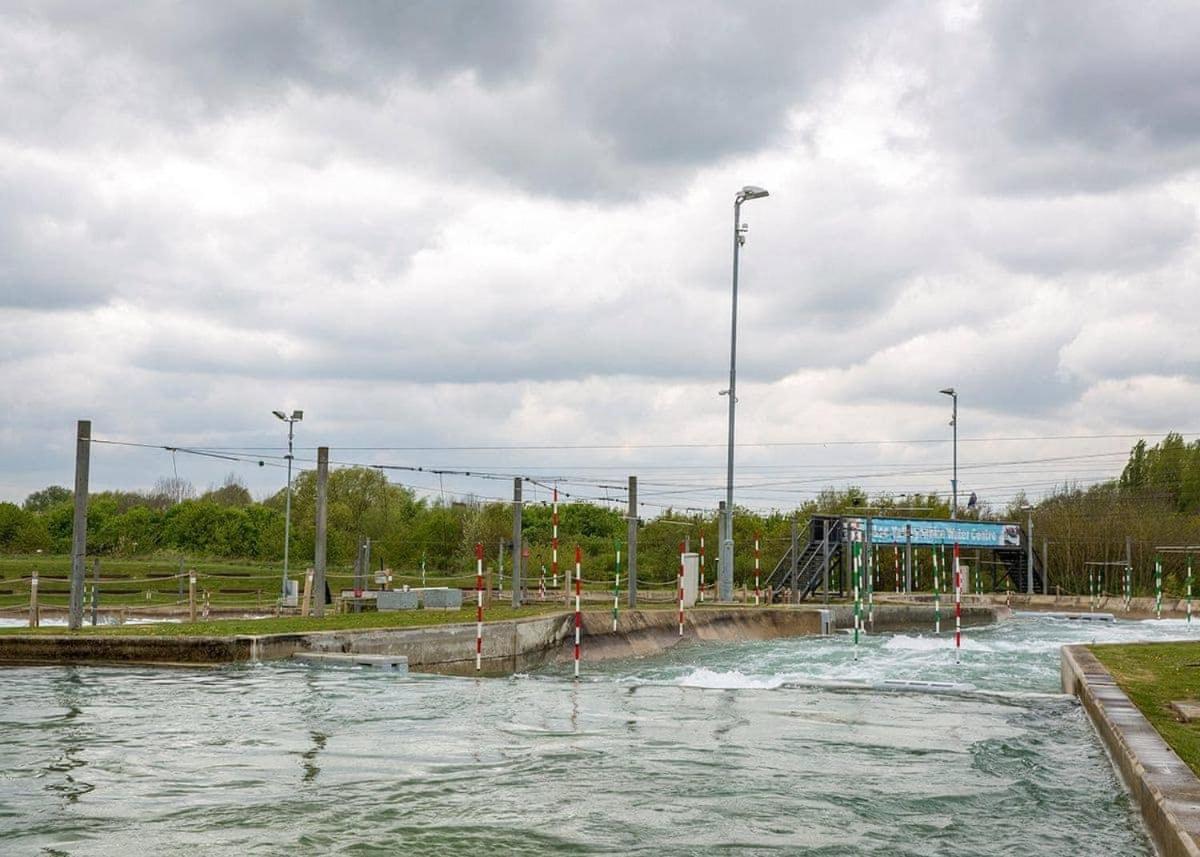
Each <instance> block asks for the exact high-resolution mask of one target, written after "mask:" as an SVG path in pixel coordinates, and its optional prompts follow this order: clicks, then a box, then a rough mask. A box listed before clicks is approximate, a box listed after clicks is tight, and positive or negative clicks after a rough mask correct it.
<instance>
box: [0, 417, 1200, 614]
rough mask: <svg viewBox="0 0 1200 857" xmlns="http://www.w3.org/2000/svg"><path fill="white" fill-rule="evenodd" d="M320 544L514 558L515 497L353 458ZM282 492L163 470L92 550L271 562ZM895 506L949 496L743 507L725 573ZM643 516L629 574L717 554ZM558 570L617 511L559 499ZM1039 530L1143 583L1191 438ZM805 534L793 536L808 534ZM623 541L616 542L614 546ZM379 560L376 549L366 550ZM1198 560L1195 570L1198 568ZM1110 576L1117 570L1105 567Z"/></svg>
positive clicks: (1055, 512)
mask: <svg viewBox="0 0 1200 857" xmlns="http://www.w3.org/2000/svg"><path fill="white" fill-rule="evenodd" d="M328 497H329V500H328V524H329V530H328V532H329V535H328V542H327V544H328V557H329V562H330V563H331V564H333V565H340V566H345V565H348V564H351V563H352V562H353V561H354V558H355V555H356V552H357V545H358V539H359V538H360V537H368V538H370V539H371V541H372V557H373V559H374V560H375V562H381V563H383V564H385V565H387V566H388V567H391V568H394V569H397V570H399V571H413V570H416V569H418V568H420V566H421V563H422V562H424V563H425V565H426V567H427V569H428V570H429V571H430V572H431V573H434V572H438V571H441V572H445V573H456V574H457V573H462V572H467V571H471V570H473V569H474V545H475V543H476V542H482V543H483V544H484V546H485V550H486V555H487V558H488V564H489V565H492V566H495V565H497V564H498V562H499V561H500V552H501V543H502V542H503V543H504V544H505V547H504V550H505V552H506V553H507V554H508V555H509V556H508V558H506V559H505V567H506V568H509V567H511V546H510V545H508V544H507V543H508V542H509V541H510V540H511V537H512V508H511V504H509V503H503V502H483V501H475V500H472V499H471V498H465V499H464V500H463V501H462V502H453V503H445V502H441V501H429V500H426V499H423V498H418V497H417V496H416V495H415V494H414V492H413V491H411V490H410V489H408V488H405V487H403V486H400V485H395V484H392V483H390V482H388V480H387V478H386V476H385V475H384V474H383V473H382V472H381V471H379V470H375V469H371V468H363V467H351V468H345V469H341V470H336V471H332V472H331V473H330V474H329V484H328ZM284 505H285V492H284V491H280V492H279V493H277V494H275V495H274V496H271V497H269V498H267V499H265V500H262V501H261V502H255V501H254V500H253V499H252V498H251V496H250V493H249V491H247V490H246V488H245V486H244V485H242V484H241V482H240V481H239V480H238V479H237V478H236V477H235V476H232V475H231V476H230V477H229V478H227V479H226V481H225V483H224V484H223V485H221V486H219V487H214V488H213V489H211V490H209V491H207V492H204V493H203V494H197V492H195V491H194V489H193V488H192V486H190V485H189V484H187V483H186V482H181V481H180V480H176V479H163V480H159V482H158V483H157V484H156V485H155V488H154V489H152V490H151V491H148V492H127V491H106V492H100V493H96V494H94V495H92V496H91V497H89V500H88V550H89V553H91V554H94V555H99V556H120V557H146V556H150V557H153V556H166V555H170V556H172V557H173V556H178V555H180V554H183V555H187V556H191V557H197V558H200V557H203V558H214V559H218V558H219V559H239V560H252V561H260V562H278V561H281V560H282V557H283V540H284ZM1025 505H1026V504H1025V499H1024V497H1023V496H1018V497H1017V498H1016V499H1015V500H1014V501H1013V502H1012V503H1011V504H1009V505H1008V506H1007V507H1005V508H1003V509H993V508H989V507H987V506H986V505H985V506H984V507H983V508H982V509H979V510H974V511H972V512H969V513H964V514H965V515H966V516H968V517H979V518H981V519H984V520H1008V521H1017V522H1021V523H1024V521H1025V518H1026V514H1027V513H1026V511H1025V509H1024V506H1025ZM889 510H895V514H897V515H902V516H906V517H933V518H939V517H940V518H944V517H948V516H949V511H950V510H949V507H948V505H947V501H946V499H945V498H943V497H938V496H934V495H895V496H893V495H883V496H869V495H868V494H867V493H866V492H865V491H863V490H862V489H859V488H849V489H846V490H832V489H829V490H826V491H824V492H822V493H821V494H820V495H818V496H817V497H816V498H814V499H812V500H809V501H806V502H805V503H803V504H802V505H800V506H799V507H797V508H795V509H792V510H780V511H775V512H771V513H755V512H751V511H748V510H744V509H739V510H738V512H737V514H736V515H735V532H734V538H735V542H736V543H737V545H738V550H737V558H736V567H735V578H736V579H737V581H738V584H739V585H741V584H742V583H745V582H749V581H750V579H751V575H752V574H753V563H754V558H753V552H752V550H751V548H752V545H753V541H754V537H755V534H759V536H760V538H761V545H762V560H761V566H762V571H763V575H764V577H765V576H766V575H767V574H768V573H769V572H770V571H771V570H772V569H773V568H774V567H775V564H776V562H778V560H779V559H780V557H781V556H782V555H783V554H784V553H785V552H786V551H787V548H788V546H789V543H790V535H791V526H792V522H793V521H794V520H795V521H799V522H800V523H801V524H803V523H804V522H805V521H807V520H808V518H809V517H810V516H811V515H813V514H848V513H849V514H853V513H859V514H862V513H865V512H867V511H870V513H871V514H875V515H886V514H888V512H889ZM72 515H73V505H72V497H71V492H70V491H69V490H68V489H66V488H62V487H59V486H51V487H48V488H45V489H43V490H41V491H37V492H34V493H33V494H30V495H29V497H27V498H26V500H25V502H24V503H23V504H21V505H20V506H18V505H16V504H13V503H0V552H4V553H33V552H36V551H43V552H46V553H69V552H70V544H71V526H72ZM315 517H316V477H315V474H314V473H312V472H306V473H302V474H300V475H299V476H298V477H297V478H296V480H295V482H294V484H293V497H292V526H291V543H290V553H291V557H292V558H293V564H294V565H295V566H296V567H300V566H302V565H303V564H305V563H306V562H311V557H312V555H313V545H314V541H315ZM646 517H647V519H646V520H644V521H643V522H642V524H641V526H640V528H639V534H638V543H639V544H638V548H639V549H638V559H639V573H640V575H641V576H642V577H643V578H644V579H646V580H659V581H669V580H671V579H673V577H674V574H675V570H676V568H677V565H678V550H679V544H680V543H681V542H684V541H685V540H686V541H688V542H690V546H691V548H692V549H693V550H695V549H697V548H698V546H699V543H700V538H701V536H703V537H704V540H705V542H706V545H707V554H708V569H709V571H710V573H711V572H712V571H713V569H714V565H713V557H714V556H715V555H716V553H717V549H716V538H717V525H716V520H715V518H714V517H713V516H711V515H695V514H684V513H680V512H677V511H672V510H669V509H668V510H665V511H663V512H662V513H661V514H657V515H654V516H653V517H649V516H646ZM559 519H560V523H559V538H560V545H561V547H560V551H559V559H560V568H561V569H562V570H567V569H569V567H571V566H572V565H573V554H574V545H575V544H579V545H580V546H581V548H582V549H583V552H584V556H585V560H584V562H585V569H584V577H585V578H593V579H595V578H605V577H607V576H609V575H611V573H612V570H613V566H614V564H615V559H616V550H617V549H618V548H619V547H620V548H622V549H623V545H624V542H625V539H626V527H627V522H626V519H625V514H624V509H621V508H617V507H615V506H613V507H606V506H602V505H596V504H590V503H577V502H570V501H565V502H563V503H562V504H561V505H560V508H559ZM1033 519H1034V544H1035V547H1036V548H1037V550H1038V551H1039V553H1040V552H1042V550H1043V544H1045V547H1046V548H1047V554H1048V556H1047V557H1046V558H1047V559H1048V561H1049V567H1050V575H1051V583H1052V585H1058V586H1061V587H1062V588H1063V591H1065V592H1072V591H1073V592H1086V580H1087V567H1086V566H1085V565H1084V563H1087V562H1093V561H1106V562H1117V561H1122V560H1123V559H1124V556H1125V550H1126V538H1127V537H1128V538H1129V539H1130V540H1131V541H1132V554H1133V556H1132V559H1133V564H1134V567H1135V570H1136V572H1137V575H1138V584H1139V589H1141V590H1142V591H1145V589H1146V587H1147V586H1149V585H1150V577H1149V574H1150V569H1151V567H1152V565H1153V561H1154V556H1155V548H1156V547H1158V546H1164V545H1183V544H1197V543H1200V442H1193V443H1191V444H1188V443H1185V442H1184V440H1183V438H1182V437H1181V436H1180V435H1178V434H1174V433H1172V434H1169V435H1168V436H1167V437H1166V438H1164V439H1163V440H1162V441H1161V442H1159V443H1157V444H1154V445H1153V446H1148V445H1147V444H1146V443H1145V441H1139V442H1138V443H1137V444H1136V445H1134V447H1133V448H1132V450H1131V452H1130V456H1129V460H1128V462H1127V464H1126V465H1125V467H1124V469H1123V471H1122V472H1121V474H1120V475H1119V476H1118V477H1116V478H1114V479H1112V480H1110V481H1107V482H1104V483H1101V484H1097V485H1091V486H1087V487H1083V486H1077V485H1072V484H1069V483H1068V484H1064V485H1062V486H1060V487H1059V488H1058V489H1056V490H1054V491H1052V492H1051V493H1050V494H1049V495H1047V496H1046V497H1044V498H1043V499H1041V500H1040V501H1038V502H1037V503H1036V504H1034V509H1033ZM523 522H524V527H523V538H524V540H525V542H526V544H527V546H528V550H529V558H528V560H527V562H526V567H527V569H528V574H529V575H530V576H531V579H532V578H534V577H536V576H537V575H539V574H540V571H541V566H543V565H545V566H546V567H547V568H549V566H550V543H551V510H550V507H549V505H548V504H530V505H527V506H526V507H525V508H524V511H523ZM806 535H807V534H806V533H805V532H802V533H801V538H802V539H803V538H805V537H806ZM623 552H624V551H623ZM1164 561H1165V563H1166V566H1167V582H1168V588H1169V589H1170V588H1172V587H1174V588H1176V589H1178V588H1180V587H1181V583H1182V579H1183V575H1184V568H1185V566H1184V562H1185V560H1184V559H1183V558H1182V557H1178V556H1174V555H1170V556H1166V557H1165V560H1164ZM373 564H374V563H373ZM1197 571H1198V572H1200V568H1198V569H1197ZM1109 575H1110V578H1109V580H1110V584H1109V589H1110V590H1112V589H1113V587H1114V585H1116V584H1115V581H1116V580H1117V579H1119V578H1116V575H1117V571H1116V570H1112V571H1110V572H1109Z"/></svg>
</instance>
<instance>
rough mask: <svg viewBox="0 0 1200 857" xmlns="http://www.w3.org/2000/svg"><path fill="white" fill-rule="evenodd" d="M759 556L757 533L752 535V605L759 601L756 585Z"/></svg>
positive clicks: (758, 591)
mask: <svg viewBox="0 0 1200 857" xmlns="http://www.w3.org/2000/svg"><path fill="white" fill-rule="evenodd" d="M760 556H761V554H760V552H759V550H758V533H755V534H754V603H755V604H758V603H759V601H760V600H761V595H762V590H761V589H759V585H758V574H759V558H760Z"/></svg>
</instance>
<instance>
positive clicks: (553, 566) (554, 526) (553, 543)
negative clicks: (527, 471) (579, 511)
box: [550, 485, 567, 589]
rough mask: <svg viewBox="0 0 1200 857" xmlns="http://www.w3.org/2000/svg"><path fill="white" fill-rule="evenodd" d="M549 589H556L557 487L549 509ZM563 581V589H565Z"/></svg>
mask: <svg viewBox="0 0 1200 857" xmlns="http://www.w3.org/2000/svg"><path fill="white" fill-rule="evenodd" d="M550 526H551V536H550V587H551V588H552V589H558V486H557V485H555V486H554V503H553V505H552V506H551V507H550ZM566 588H567V586H566V581H565V580H564V581H563V589H566Z"/></svg>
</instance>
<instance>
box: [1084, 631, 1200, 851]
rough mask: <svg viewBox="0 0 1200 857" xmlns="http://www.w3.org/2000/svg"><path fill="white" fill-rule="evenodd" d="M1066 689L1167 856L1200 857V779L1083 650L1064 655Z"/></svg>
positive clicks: (1159, 849)
mask: <svg viewBox="0 0 1200 857" xmlns="http://www.w3.org/2000/svg"><path fill="white" fill-rule="evenodd" d="M1062 684H1063V690H1064V691H1066V692H1067V693H1071V694H1074V695H1075V696H1078V697H1079V700H1080V702H1081V703H1082V704H1083V708H1084V710H1085V711H1086V712H1087V714H1088V716H1089V717H1090V718H1091V720H1092V723H1093V724H1094V725H1095V727H1096V731H1097V732H1098V733H1099V735H1100V740H1101V741H1102V742H1103V743H1104V746H1105V748H1106V749H1107V750H1108V754H1109V757H1110V758H1111V759H1112V761H1113V765H1114V766H1115V767H1116V769H1117V770H1118V771H1119V772H1120V774H1121V778H1122V779H1123V780H1124V781H1125V785H1126V786H1127V787H1128V788H1129V791H1130V793H1131V794H1132V795H1133V799H1134V801H1135V802H1136V803H1137V805H1138V808H1139V809H1140V810H1141V813H1142V818H1143V819H1144V820H1145V822H1146V828H1147V829H1148V830H1149V832H1150V837H1151V839H1153V840H1154V845H1155V848H1157V850H1158V853H1159V854H1161V855H1162V857H1200V779H1197V777H1196V775H1195V774H1193V773H1192V770H1191V768H1189V767H1188V766H1187V765H1186V764H1184V762H1183V760H1182V759H1180V758H1179V756H1177V755H1176V754H1175V751H1173V750H1172V749H1171V748H1170V747H1169V746H1168V745H1167V742H1166V741H1164V740H1163V739H1162V736H1160V735H1159V734H1158V732H1157V730H1155V728H1154V727H1153V726H1152V725H1151V724H1150V721H1149V720H1147V719H1146V718H1145V717H1144V716H1143V715H1142V713H1141V712H1140V711H1138V710H1137V707H1136V706H1135V705H1134V704H1133V702H1131V701H1130V699H1129V697H1128V696H1126V695H1125V692H1124V691H1122V690H1121V689H1120V688H1119V687H1117V683H1116V681H1115V680H1114V679H1113V677H1112V674H1111V673H1110V672H1109V671H1108V670H1107V669H1106V668H1105V666H1104V665H1103V664H1102V663H1100V661H1099V660H1097V659H1096V656H1095V655H1093V654H1092V653H1091V652H1090V651H1088V650H1087V648H1085V647H1084V646H1064V647H1063V650H1062Z"/></svg>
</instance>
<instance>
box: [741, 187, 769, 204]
mask: <svg viewBox="0 0 1200 857" xmlns="http://www.w3.org/2000/svg"><path fill="white" fill-rule="evenodd" d="M764 196H770V194H769V193H767V191H765V190H764V189H763V188H761V187H757V186H755V185H752V184H748V185H746V186H745V187H744V188H742V189H741V191H740V192H739V193H738V199H741V200H743V201H745V200H747V199H762V198H763V197H764Z"/></svg>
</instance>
